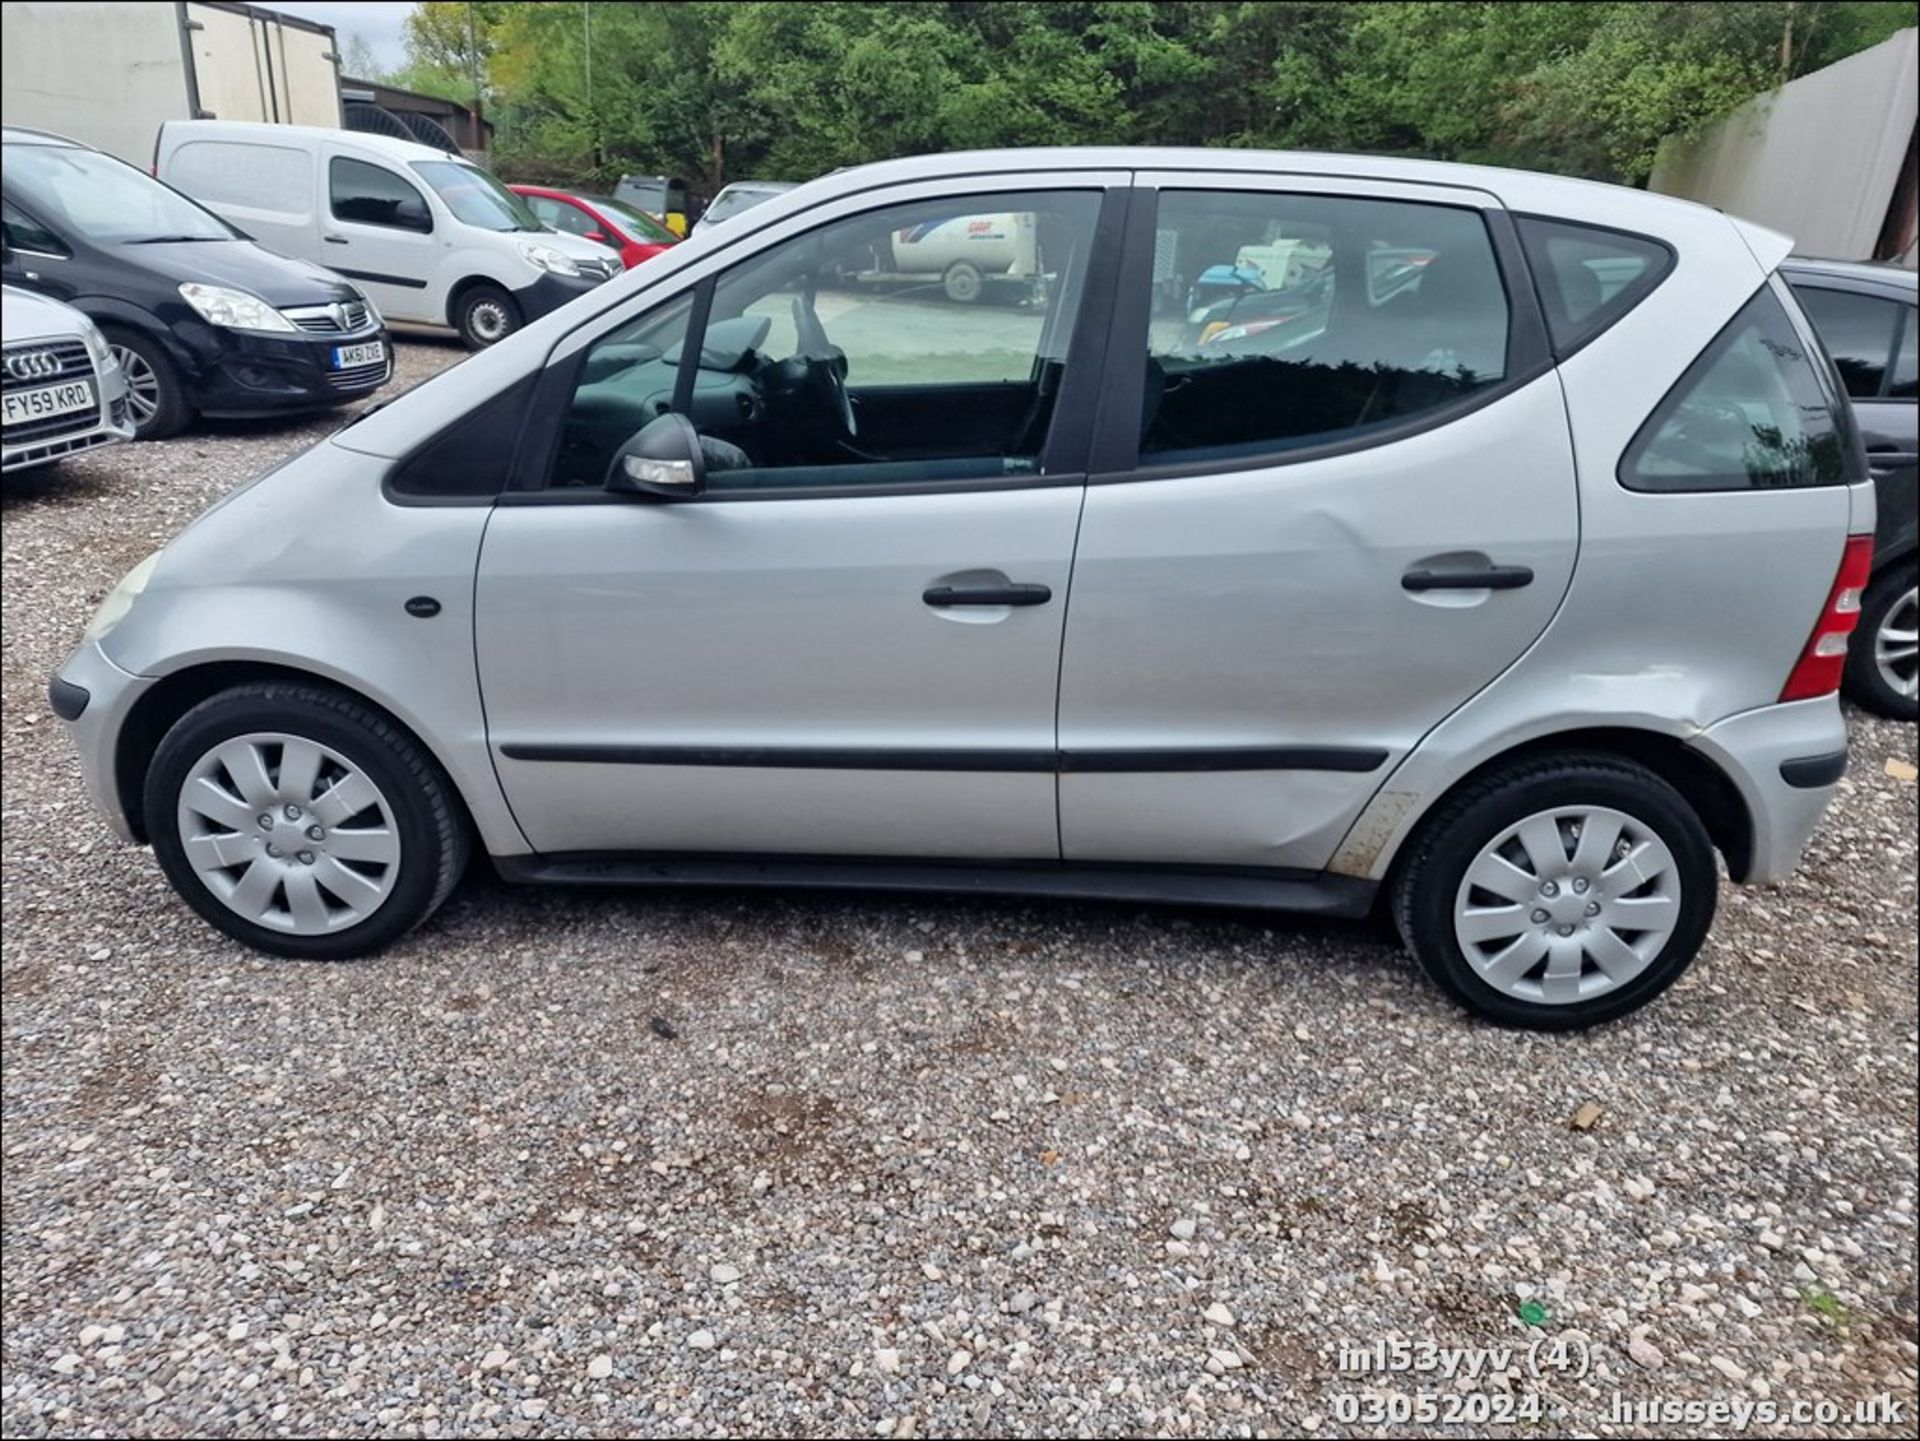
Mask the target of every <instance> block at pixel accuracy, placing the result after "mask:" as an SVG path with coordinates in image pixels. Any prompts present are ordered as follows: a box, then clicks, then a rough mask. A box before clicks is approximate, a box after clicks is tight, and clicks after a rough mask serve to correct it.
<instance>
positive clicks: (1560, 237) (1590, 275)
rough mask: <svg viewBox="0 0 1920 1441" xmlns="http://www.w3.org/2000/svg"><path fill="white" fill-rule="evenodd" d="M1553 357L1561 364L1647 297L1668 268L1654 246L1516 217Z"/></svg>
mask: <svg viewBox="0 0 1920 1441" xmlns="http://www.w3.org/2000/svg"><path fill="white" fill-rule="evenodd" d="M1515 224H1516V225H1517V226H1518V227H1519V231H1520V243H1521V245H1522V246H1523V247H1524V248H1525V249H1526V252H1527V264H1528V265H1529V266H1531V267H1532V269H1533V279H1534V285H1535V287H1536V288H1537V289H1538V290H1539V292H1540V306H1541V308H1542V309H1543V310H1545V311H1546V314H1547V333H1548V335H1549V336H1551V337H1552V340H1553V349H1554V354H1555V355H1557V356H1559V357H1560V358H1561V359H1563V360H1564V359H1565V358H1566V357H1567V356H1569V355H1571V354H1572V353H1573V352H1574V351H1576V350H1578V349H1579V348H1580V347H1581V346H1583V345H1585V344H1586V343H1587V342H1588V341H1589V340H1592V339H1593V338H1594V337H1595V336H1596V335H1598V334H1600V332H1601V331H1603V330H1605V329H1606V328H1607V327H1608V326H1610V325H1612V324H1613V323H1614V321H1616V320H1618V319H1619V318H1620V317H1621V316H1623V315H1625V314H1626V313H1627V312H1628V311H1629V310H1631V309H1633V307H1634V306H1636V305H1638V304H1639V303H1640V302H1641V301H1642V300H1644V299H1646V297H1647V296H1648V295H1649V294H1651V293H1652V291H1653V289H1654V287H1655V286H1657V285H1658V284H1659V283H1660V282H1661V281H1662V280H1664V279H1665V278H1666V275H1667V272H1668V271H1669V270H1671V269H1672V268H1673V251H1672V250H1670V249H1668V247H1667V246H1666V245H1664V244H1662V243H1661V242H1660V241H1658V240H1654V239H1651V238H1649V237H1648V236H1645V235H1634V234H1631V233H1629V232H1627V231H1624V230H1609V229H1606V228H1605V227H1602V226H1597V225H1576V224H1574V223H1573V222H1571V221H1566V220H1546V219H1542V218H1541V217H1539V216H1535V215H1523V216H1519V217H1517V219H1516V220H1515Z"/></svg>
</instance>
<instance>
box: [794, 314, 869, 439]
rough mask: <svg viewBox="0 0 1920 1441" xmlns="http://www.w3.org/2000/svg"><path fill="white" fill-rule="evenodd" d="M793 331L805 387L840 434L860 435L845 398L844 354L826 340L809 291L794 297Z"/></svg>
mask: <svg viewBox="0 0 1920 1441" xmlns="http://www.w3.org/2000/svg"><path fill="white" fill-rule="evenodd" d="M793 330H794V334H795V335H796V336H797V337H798V338H799V341H800V356H801V358H802V359H803V360H805V361H806V363H807V383H808V384H809V385H810V386H811V387H812V388H813V389H814V390H815V391H817V392H818V393H819V394H820V396H821V398H822V399H824V400H825V401H826V403H827V405H828V407H829V408H830V409H831V410H832V411H833V412H834V414H835V416H836V418H837V419H838V420H839V422H840V428H841V430H843V431H845V432H846V435H847V437H848V439H852V438H853V437H854V436H857V435H858V434H859V433H860V422H859V420H858V419H857V418H856V417H855V416H854V413H853V397H852V396H850V395H848V394H847V357H846V353H845V352H844V351H842V350H841V349H840V347H839V346H837V345H835V344H834V343H833V342H832V341H831V340H829V339H828V338H827V328H826V326H824V325H822V324H821V323H820V316H819V315H818V313H816V312H815V310H814V308H813V290H812V288H811V287H809V288H808V289H806V290H804V291H802V292H801V293H800V294H799V295H796V296H794V297H793Z"/></svg>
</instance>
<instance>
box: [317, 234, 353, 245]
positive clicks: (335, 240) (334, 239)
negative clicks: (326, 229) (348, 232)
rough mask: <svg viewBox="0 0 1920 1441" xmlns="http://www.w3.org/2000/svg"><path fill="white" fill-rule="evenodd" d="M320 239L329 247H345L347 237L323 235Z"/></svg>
mask: <svg viewBox="0 0 1920 1441" xmlns="http://www.w3.org/2000/svg"><path fill="white" fill-rule="evenodd" d="M320 238H321V239H322V240H324V241H326V242H327V244H329V245H345V244H346V243H347V237H346V236H344V235H323V236H321V237H320Z"/></svg>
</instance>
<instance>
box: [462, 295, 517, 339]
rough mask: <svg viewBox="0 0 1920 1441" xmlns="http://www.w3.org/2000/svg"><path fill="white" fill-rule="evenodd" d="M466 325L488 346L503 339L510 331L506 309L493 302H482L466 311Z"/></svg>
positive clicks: (510, 326)
mask: <svg viewBox="0 0 1920 1441" xmlns="http://www.w3.org/2000/svg"><path fill="white" fill-rule="evenodd" d="M467 323H468V324H469V325H471V326H472V327H473V333H474V334H475V335H476V336H477V337H479V338H480V339H481V340H483V341H485V342H486V343H487V344H488V345H491V344H493V342H494V341H496V340H499V339H501V338H503V337H504V336H505V335H506V333H507V332H508V331H509V330H510V329H512V324H511V322H509V321H508V319H507V309H506V307H505V306H504V305H501V304H500V303H499V302H498V301H494V300H483V301H481V302H480V303H479V304H478V305H476V306H474V307H473V309H472V310H470V311H468V312H467Z"/></svg>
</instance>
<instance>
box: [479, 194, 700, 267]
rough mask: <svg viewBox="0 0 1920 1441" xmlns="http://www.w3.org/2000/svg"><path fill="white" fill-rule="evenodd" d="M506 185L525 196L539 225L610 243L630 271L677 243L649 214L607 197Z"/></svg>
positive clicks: (676, 237)
mask: <svg viewBox="0 0 1920 1441" xmlns="http://www.w3.org/2000/svg"><path fill="white" fill-rule="evenodd" d="M509 188H510V189H511V190H512V191H513V193H514V194H515V195H518V196H520V197H522V198H523V199H525V201H526V202H527V204H528V205H529V206H530V207H531V208H532V210H533V213H534V216H535V218H536V219H538V220H539V222H540V223H541V224H542V225H551V226H552V227H553V228H554V229H555V230H560V231H564V232H565V233H566V234H568V235H578V236H582V237H584V238H585V239H588V240H592V241H597V242H598V243H599V244H601V245H610V246H612V247H613V248H614V249H615V250H617V251H619V252H620V259H621V261H622V262H623V263H624V264H625V265H626V267H627V269H629V270H631V269H633V267H634V266H636V265H638V264H639V263H640V262H641V261H643V260H651V259H652V258H653V257H654V256H656V255H658V254H659V253H660V252H661V251H663V250H665V249H666V248H667V247H668V246H669V245H677V244H679V242H680V237H679V236H677V235H675V234H674V233H673V232H672V231H671V230H669V229H667V227H666V226H664V225H662V224H661V223H660V222H659V221H657V220H655V219H654V218H653V217H652V216H651V215H645V214H642V213H641V212H640V211H638V210H635V209H634V208H633V207H632V206H631V205H628V204H626V203H625V202H624V201H620V200H615V199H613V198H611V197H610V196H605V195H575V194H574V193H573V192H572V191H569V190H549V189H547V188H546V187H545V186H543V185H514V186H510V187H509Z"/></svg>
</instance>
